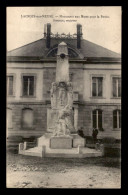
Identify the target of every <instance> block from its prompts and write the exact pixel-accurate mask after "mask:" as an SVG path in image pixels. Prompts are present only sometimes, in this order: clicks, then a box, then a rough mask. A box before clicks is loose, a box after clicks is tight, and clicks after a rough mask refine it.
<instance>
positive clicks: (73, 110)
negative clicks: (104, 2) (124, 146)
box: [6, 6, 122, 189]
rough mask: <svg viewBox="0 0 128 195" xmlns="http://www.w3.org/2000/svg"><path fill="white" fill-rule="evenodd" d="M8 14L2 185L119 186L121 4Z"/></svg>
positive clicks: (17, 9)
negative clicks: (4, 148)
mask: <svg viewBox="0 0 128 195" xmlns="http://www.w3.org/2000/svg"><path fill="white" fill-rule="evenodd" d="M6 14H7V23H6V26H7V31H6V38H7V57H6V70H7V71H6V72H7V75H6V76H7V82H6V83H7V95H6V98H7V105H6V113H7V116H6V119H7V120H6V121H7V123H6V124H7V125H6V126H7V129H6V132H7V133H6V135H7V138H6V151H7V161H6V168H7V175H6V187H7V188H57V189H59V188H68V189H70V188H81V189H82V188H83V189H87V188H90V189H92V188H96V189H103V188H105V189H106V188H107V189H108V188H109V189H111V188H121V15H122V8H121V6H91V7H89V6H87V7H86V6H83V7H73V6H72V7H70V6H67V7H66V6H57V7H50V6H49V7H6Z"/></svg>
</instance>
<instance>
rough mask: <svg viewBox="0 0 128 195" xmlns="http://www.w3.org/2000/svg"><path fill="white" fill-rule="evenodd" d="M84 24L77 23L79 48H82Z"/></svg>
mask: <svg viewBox="0 0 128 195" xmlns="http://www.w3.org/2000/svg"><path fill="white" fill-rule="evenodd" d="M81 37H82V25H81V24H77V48H78V49H80V48H81Z"/></svg>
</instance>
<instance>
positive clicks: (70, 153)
mask: <svg viewBox="0 0 128 195" xmlns="http://www.w3.org/2000/svg"><path fill="white" fill-rule="evenodd" d="M19 154H23V155H28V156H38V157H43V156H42V148H41V147H35V148H31V149H28V150H22V151H19ZM99 156H102V152H101V151H97V150H95V149H90V148H80V150H79V149H78V148H72V149H51V148H49V147H46V150H45V154H44V157H60V158H86V157H99Z"/></svg>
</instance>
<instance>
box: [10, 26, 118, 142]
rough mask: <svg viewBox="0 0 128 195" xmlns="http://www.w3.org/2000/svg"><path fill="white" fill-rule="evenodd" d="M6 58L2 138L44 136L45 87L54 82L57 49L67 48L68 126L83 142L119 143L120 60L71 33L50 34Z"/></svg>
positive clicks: (79, 30) (48, 30)
mask: <svg viewBox="0 0 128 195" xmlns="http://www.w3.org/2000/svg"><path fill="white" fill-rule="evenodd" d="M44 29H45V31H44V37H43V38H42V39H40V40H37V41H35V42H33V43H30V44H27V45H25V46H22V47H20V48H17V49H14V50H12V51H9V52H8V53H7V136H8V137H9V136H21V137H24V138H29V137H40V136H42V135H43V134H44V133H45V132H47V131H48V122H47V121H48V120H47V118H48V117H49V116H48V115H49V110H50V107H51V102H50V89H51V83H52V82H54V81H55V76H56V54H57V47H58V44H59V43H61V42H65V43H66V44H67V45H68V54H69V65H70V67H69V68H70V80H71V82H72V83H73V91H74V93H73V113H74V126H75V130H76V131H77V130H78V129H79V128H81V127H83V130H84V134H85V136H91V135H92V129H93V127H95V128H99V134H98V137H99V138H102V137H105V136H110V137H115V138H116V139H120V138H121V56H120V54H117V53H115V52H113V51H110V50H108V49H106V48H103V47H101V46H99V45H96V44H94V43H92V42H89V41H87V40H85V39H84V38H83V36H82V26H81V25H80V24H77V27H76V30H77V33H76V34H73V35H70V34H68V35H66V34H64V33H62V34H61V35H60V34H58V33H57V34H53V33H52V32H51V24H47V25H45V28H44Z"/></svg>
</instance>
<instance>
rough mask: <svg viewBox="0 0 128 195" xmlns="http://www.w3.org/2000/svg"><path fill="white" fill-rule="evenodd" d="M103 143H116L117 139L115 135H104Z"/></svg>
mask: <svg viewBox="0 0 128 195" xmlns="http://www.w3.org/2000/svg"><path fill="white" fill-rule="evenodd" d="M102 143H103V144H114V143H116V139H115V138H114V137H104V138H103V139H102Z"/></svg>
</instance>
